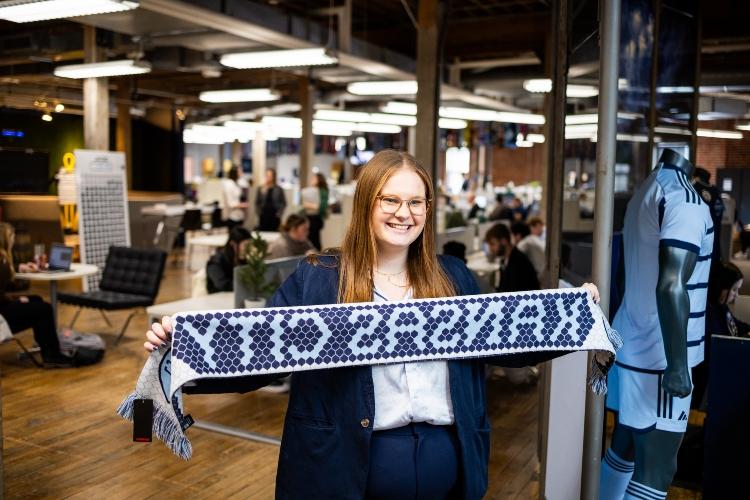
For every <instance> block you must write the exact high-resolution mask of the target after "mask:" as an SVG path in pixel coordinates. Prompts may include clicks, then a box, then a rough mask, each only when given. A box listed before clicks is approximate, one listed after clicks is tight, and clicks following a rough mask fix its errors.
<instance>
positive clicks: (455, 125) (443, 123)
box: [438, 118, 469, 130]
mask: <svg viewBox="0 0 750 500" xmlns="http://www.w3.org/2000/svg"><path fill="white" fill-rule="evenodd" d="M468 126H469V124H468V123H467V122H466V120H459V119H458V118H438V128H444V129H453V130H461V129H465V128H466V127H468Z"/></svg>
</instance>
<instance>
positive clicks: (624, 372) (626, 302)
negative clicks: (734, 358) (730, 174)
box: [600, 150, 714, 500]
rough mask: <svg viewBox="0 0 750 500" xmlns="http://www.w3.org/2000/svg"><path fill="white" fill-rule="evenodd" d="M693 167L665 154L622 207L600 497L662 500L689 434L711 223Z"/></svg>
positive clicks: (699, 356) (700, 355)
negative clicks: (619, 343)
mask: <svg viewBox="0 0 750 500" xmlns="http://www.w3.org/2000/svg"><path fill="white" fill-rule="evenodd" d="M692 174H693V165H692V164H691V163H690V162H689V161H688V160H686V159H685V158H683V157H682V156H681V155H679V154H678V153H676V152H674V151H672V150H665V151H664V153H663V154H662V156H661V158H660V159H659V163H658V165H657V167H656V168H655V169H654V171H653V172H652V173H651V175H650V176H649V177H648V178H647V179H646V180H645V181H644V183H643V184H642V185H641V186H640V187H639V188H638V189H637V190H636V192H635V193H634V195H633V198H632V199H631V200H630V202H629V204H628V208H627V211H626V215H625V227H624V230H623V241H624V252H623V259H622V261H623V266H624V273H621V274H624V276H625V283H624V284H623V285H624V287H625V289H624V293H623V294H622V296H623V297H624V298H623V302H622V305H621V306H620V309H619V310H618V311H617V315H616V316H615V319H614V322H613V325H612V326H613V327H614V328H615V329H616V330H618V331H619V332H620V334H621V335H622V336H623V341H624V347H623V349H622V351H621V352H620V353H619V354H618V361H617V362H616V367H615V368H614V369H613V373H612V375H611V377H610V381H609V387H610V393H609V394H608V397H607V407H608V408H609V409H611V410H613V411H615V412H617V424H616V426H615V430H614V433H613V436H612V445H611V448H610V449H609V450H607V453H606V455H605V457H604V459H603V461H602V474H601V487H600V498H602V499H622V498H626V499H630V498H639V499H643V498H646V499H649V500H657V499H661V498H665V497H666V492H667V490H668V489H669V485H670V483H671V482H672V478H673V476H674V473H675V469H676V467H677V451H678V449H679V447H680V443H681V442H682V437H683V435H684V432H685V429H686V427H687V417H688V414H689V411H690V397H691V392H692V382H691V377H690V368H692V367H693V366H695V365H696V364H698V363H700V362H701V361H702V360H703V332H704V322H705V310H706V288H707V283H708V274H709V270H710V265H711V260H710V258H711V251H712V248H713V230H714V228H713V223H712V221H711V216H710V213H709V209H708V206H707V205H706V203H705V201H704V200H702V198H701V197H700V196H699V195H698V193H696V191H695V189H694V188H693V187H692V185H691V184H690V182H689V179H690V178H691V176H692Z"/></svg>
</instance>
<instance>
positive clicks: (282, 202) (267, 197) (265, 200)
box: [255, 168, 286, 231]
mask: <svg viewBox="0 0 750 500" xmlns="http://www.w3.org/2000/svg"><path fill="white" fill-rule="evenodd" d="M285 208H286V198H285V197H284V190H283V189H281V186H279V185H278V184H276V171H275V170H272V169H270V168H269V169H267V170H266V180H265V184H264V185H263V186H261V187H259V188H258V193H257V194H256V196H255V213H257V214H258V218H259V223H258V227H257V229H258V230H259V231H278V230H279V226H280V225H281V216H282V215H283V214H284V209H285Z"/></svg>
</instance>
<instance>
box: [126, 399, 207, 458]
mask: <svg viewBox="0 0 750 500" xmlns="http://www.w3.org/2000/svg"><path fill="white" fill-rule="evenodd" d="M142 398H143V396H141V395H140V394H136V393H132V394H130V395H129V396H128V397H126V398H125V400H124V401H123V402H122V403H120V406H119V407H118V408H117V414H118V415H120V416H121V417H123V418H125V419H127V420H131V421H132V420H133V404H134V402H135V400H136V399H142ZM153 432H154V434H155V435H156V437H157V438H159V439H160V440H161V441H163V442H164V444H166V445H167V447H169V449H170V450H172V452H173V453H174V454H175V455H178V456H179V457H180V458H182V459H183V460H190V458H191V457H192V456H193V447H192V445H191V444H190V440H188V438H187V437H185V434H184V433H183V432H182V429H181V428H180V426H179V425H177V424H176V423H175V421H174V417H173V416H172V415H170V414H169V413H168V412H167V411H165V410H164V409H163V408H162V407H161V405H159V404H158V403H157V402H154V423H153Z"/></svg>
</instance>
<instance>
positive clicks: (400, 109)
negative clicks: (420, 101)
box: [380, 101, 417, 115]
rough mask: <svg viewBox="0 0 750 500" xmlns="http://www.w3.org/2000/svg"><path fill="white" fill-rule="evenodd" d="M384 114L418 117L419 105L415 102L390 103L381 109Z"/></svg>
mask: <svg viewBox="0 0 750 500" xmlns="http://www.w3.org/2000/svg"><path fill="white" fill-rule="evenodd" d="M380 111H382V112H384V113H395V114H398V115H416V114H417V105H416V104H414V103H413V102H398V101H390V102H388V103H386V104H385V105H383V106H381V107H380Z"/></svg>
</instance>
